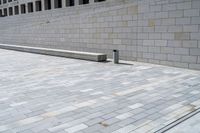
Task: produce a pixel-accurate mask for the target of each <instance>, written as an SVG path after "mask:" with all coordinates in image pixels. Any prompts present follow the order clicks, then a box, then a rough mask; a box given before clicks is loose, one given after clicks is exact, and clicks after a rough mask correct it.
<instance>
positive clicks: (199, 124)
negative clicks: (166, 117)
mask: <svg viewBox="0 0 200 133" xmlns="http://www.w3.org/2000/svg"><path fill="white" fill-rule="evenodd" d="M167 133H200V113H198V114H197V115H195V116H193V117H191V118H190V119H188V120H186V121H184V122H183V123H181V124H179V125H177V126H176V127H174V128H172V129H171V130H169V131H168V132H167Z"/></svg>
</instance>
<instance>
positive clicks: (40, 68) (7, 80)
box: [0, 50, 200, 133]
mask: <svg viewBox="0 0 200 133" xmlns="http://www.w3.org/2000/svg"><path fill="white" fill-rule="evenodd" d="M129 63H130V62H129ZM131 63H133V62H131ZM0 67H1V69H0V92H1V93H0V132H5V133H6V132H14V133H16V132H35V133H37V132H51V133H59V132H60V133H64V132H79V133H111V132H114V133H126V132H136V131H137V132H150V133H151V132H153V131H156V130H158V129H160V128H162V127H163V126H165V125H166V124H168V123H170V122H172V121H174V120H176V119H178V118H180V117H181V116H183V115H185V114H187V113H190V112H191V111H192V110H194V109H196V108H199V107H200V101H199V99H200V72H199V71H192V70H186V69H178V68H171V67H164V66H159V65H151V64H144V63H137V62H134V65H131V66H129V65H114V64H113V63H96V62H88V61H83V60H73V59H66V58H59V57H51V56H44V55H36V54H30V53H22V52H16V51H7V50H0ZM100 92H101V93H100ZM91 94H92V95H91ZM94 94H95V95H94Z"/></svg>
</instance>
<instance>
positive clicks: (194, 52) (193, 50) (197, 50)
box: [190, 48, 200, 56]
mask: <svg viewBox="0 0 200 133" xmlns="http://www.w3.org/2000/svg"><path fill="white" fill-rule="evenodd" d="M190 55H196V56H200V48H190Z"/></svg>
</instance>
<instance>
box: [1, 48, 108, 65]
mask: <svg viewBox="0 0 200 133" xmlns="http://www.w3.org/2000/svg"><path fill="white" fill-rule="evenodd" d="M0 48H2V49H8V50H16V51H22V52H30V53H37V54H45V55H52V56H60V57H67V58H75V59H82V60H90V61H97V62H103V61H106V60H107V55H106V54H102V53H90V52H80V51H69V50H61V49H50V48H40V47H28V46H19V45H9V44H0Z"/></svg>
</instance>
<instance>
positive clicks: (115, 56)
mask: <svg viewBox="0 0 200 133" xmlns="http://www.w3.org/2000/svg"><path fill="white" fill-rule="evenodd" d="M113 62H114V63H115V64H118V63H119V50H116V49H115V50H113Z"/></svg>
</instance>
